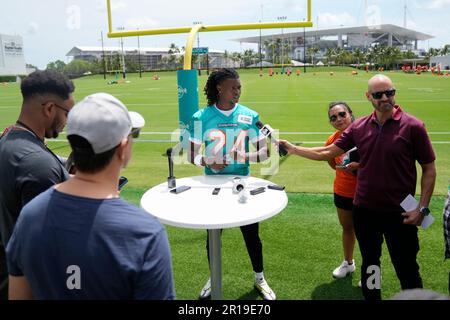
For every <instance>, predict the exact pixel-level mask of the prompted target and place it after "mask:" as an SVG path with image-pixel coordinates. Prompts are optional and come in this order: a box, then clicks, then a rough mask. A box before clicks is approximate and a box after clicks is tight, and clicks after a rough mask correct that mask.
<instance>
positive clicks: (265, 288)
mask: <svg viewBox="0 0 450 320" xmlns="http://www.w3.org/2000/svg"><path fill="white" fill-rule="evenodd" d="M255 289H256V290H258V292H259V293H260V294H261V295H262V296H263V298H264V300H276V299H277V296H276V295H275V292H273V291H272V289H270V287H269V285H268V284H267V281H266V280H265V279H264V278H263V279H261V280H255Z"/></svg>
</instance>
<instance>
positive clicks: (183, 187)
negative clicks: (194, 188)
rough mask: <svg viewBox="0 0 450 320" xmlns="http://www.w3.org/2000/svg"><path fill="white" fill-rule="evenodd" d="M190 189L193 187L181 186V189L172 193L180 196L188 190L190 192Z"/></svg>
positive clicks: (173, 190)
mask: <svg viewBox="0 0 450 320" xmlns="http://www.w3.org/2000/svg"><path fill="white" fill-rule="evenodd" d="M190 188H191V187H189V186H181V187H178V188H175V189H172V190H170V192H172V193H176V194H179V193H182V192H184V191H186V190H189V189H190Z"/></svg>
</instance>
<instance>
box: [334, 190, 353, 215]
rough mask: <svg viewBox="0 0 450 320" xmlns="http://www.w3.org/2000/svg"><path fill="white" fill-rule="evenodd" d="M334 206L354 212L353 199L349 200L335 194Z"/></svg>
mask: <svg viewBox="0 0 450 320" xmlns="http://www.w3.org/2000/svg"><path fill="white" fill-rule="evenodd" d="M334 205H335V206H336V208H339V209H343V210H348V211H352V209H353V198H347V197H343V196H340V195H338V194H336V193H335V194H334Z"/></svg>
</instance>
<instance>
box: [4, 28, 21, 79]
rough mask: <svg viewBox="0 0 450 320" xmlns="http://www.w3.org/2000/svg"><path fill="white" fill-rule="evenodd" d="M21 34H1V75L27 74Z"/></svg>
mask: <svg viewBox="0 0 450 320" xmlns="http://www.w3.org/2000/svg"><path fill="white" fill-rule="evenodd" d="M25 66H26V64H25V56H24V50H23V40H22V37H21V36H10V35H4V34H0V76H21V75H26V74H27V71H26V67H25Z"/></svg>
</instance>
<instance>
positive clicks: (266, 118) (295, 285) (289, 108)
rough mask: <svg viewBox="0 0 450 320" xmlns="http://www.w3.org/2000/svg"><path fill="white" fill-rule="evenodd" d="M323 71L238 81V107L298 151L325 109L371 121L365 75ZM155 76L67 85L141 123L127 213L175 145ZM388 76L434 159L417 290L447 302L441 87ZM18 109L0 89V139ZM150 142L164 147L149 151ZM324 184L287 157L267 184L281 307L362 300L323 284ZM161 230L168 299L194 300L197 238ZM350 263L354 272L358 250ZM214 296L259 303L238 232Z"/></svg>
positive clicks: (327, 174)
mask: <svg viewBox="0 0 450 320" xmlns="http://www.w3.org/2000/svg"><path fill="white" fill-rule="evenodd" d="M324 70H326V72H319V70H316V71H315V72H314V71H313V70H308V72H307V73H306V74H304V73H303V72H302V74H301V76H300V77H297V76H296V75H295V74H294V75H292V76H291V77H287V76H281V75H278V76H274V77H273V78H269V77H268V76H267V74H265V75H264V77H259V76H258V71H257V70H248V71H241V72H240V74H241V81H242V85H243V92H242V97H241V103H242V104H244V105H247V106H249V107H251V108H253V109H255V110H256V111H258V112H259V114H260V117H261V119H262V121H263V122H267V123H270V124H271V126H272V127H274V128H278V129H279V130H280V131H281V137H282V138H285V139H288V140H291V141H297V142H302V143H304V144H305V145H306V146H318V145H322V144H323V143H324V142H325V140H326V139H327V137H328V136H329V134H331V133H332V131H333V130H332V127H331V126H330V125H329V123H328V121H327V105H328V103H329V102H330V101H335V100H344V101H347V102H348V103H349V104H350V106H351V107H352V109H353V111H354V113H355V115H356V116H357V117H358V116H363V115H366V114H368V113H370V112H372V106H371V105H370V103H369V102H368V101H367V100H366V98H365V96H364V92H365V90H366V89H367V80H368V79H369V78H370V77H371V76H372V75H373V74H371V73H369V74H366V73H360V74H359V75H357V76H352V75H351V69H339V70H338V69H335V74H334V75H333V76H331V75H330V74H329V72H328V71H329V70H327V69H324ZM302 71H303V70H302ZM159 75H160V77H161V80H159V81H153V80H151V76H152V74H144V78H143V79H140V78H139V77H138V76H136V75H130V76H129V78H128V80H129V81H130V83H124V84H120V85H112V86H111V85H107V81H105V80H103V77H101V76H95V77H89V78H83V79H78V80H76V81H75V84H76V92H75V98H76V100H77V101H79V100H81V99H82V98H83V97H85V96H86V95H88V94H91V93H95V92H108V93H111V94H113V95H115V96H116V97H118V98H119V99H121V100H122V101H123V102H124V103H125V104H126V105H127V106H128V108H129V109H130V110H134V111H137V112H140V113H141V114H142V115H143V116H144V117H145V119H146V121H147V124H146V126H145V128H144V129H143V131H144V132H145V133H146V134H143V135H142V136H141V138H140V140H141V141H137V142H136V143H135V145H134V155H133V162H132V164H131V165H130V166H129V168H128V169H126V170H125V171H124V172H123V174H124V175H126V176H127V177H128V178H129V180H130V182H129V184H128V185H127V187H126V189H125V190H124V191H123V193H122V195H123V196H124V197H125V198H126V199H129V200H130V201H133V202H134V203H136V204H138V203H139V199H140V196H141V195H142V194H143V193H144V191H145V190H146V189H148V188H149V187H151V186H154V185H156V184H159V183H161V182H163V181H164V180H165V179H166V178H167V174H168V172H167V159H166V158H164V157H162V154H163V153H164V152H165V150H166V149H167V148H168V147H170V146H173V145H174V144H175V142H170V140H171V134H170V133H171V132H173V131H174V130H176V129H177V126H178V101H177V85H176V74H175V73H160V74H159ZM388 75H389V76H390V77H391V78H392V79H393V81H394V83H395V86H396V88H397V103H398V104H400V105H401V106H402V108H403V109H404V110H405V111H407V112H409V113H411V114H412V115H414V116H416V117H418V118H420V119H421V120H423V121H424V122H425V123H426V125H427V129H428V131H429V133H430V137H431V140H432V141H433V147H434V149H435V152H436V155H437V161H436V167H437V173H438V176H437V181H436V188H435V192H434V197H433V200H432V204H431V209H432V212H433V214H434V216H435V218H436V222H435V224H434V225H433V226H432V227H430V228H429V229H428V230H426V231H423V230H420V239H421V251H420V254H419V263H420V266H421V270H422V277H423V279H424V285H425V287H426V288H428V289H432V290H435V291H438V292H441V293H447V289H446V288H447V283H448V270H449V269H450V265H449V264H448V263H447V264H445V263H444V262H443V231H442V208H443V204H444V195H446V194H447V186H448V179H449V178H450V130H449V129H450V90H448V88H449V87H450V77H436V76H432V75H428V74H422V75H420V76H418V75H406V74H403V73H388ZM206 79H207V78H206V76H205V75H204V76H202V77H200V79H199V82H200V88H203V86H204V84H205V82H206ZM200 96H201V97H200V105H202V106H203V105H205V99H204V96H203V94H200ZM20 104H21V98H20V90H19V87H18V85H15V84H9V85H0V130H1V129H3V128H5V127H7V126H9V125H10V124H12V123H14V122H15V120H16V119H17V117H18V114H19V110H20ZM156 133H158V134H156ZM161 133H162V134H161ZM288 133H289V134H288ZM64 139H65V137H64V135H61V138H60V140H61V141H58V142H54V141H51V142H49V146H50V147H51V148H52V149H54V150H55V151H56V152H57V153H59V154H60V155H67V154H68V153H69V147H68V145H67V142H65V141H64ZM144 140H145V141H144ZM156 140H158V141H163V142H148V141H156ZM268 166H269V164H262V165H255V166H253V167H252V175H254V176H262V175H261V170H260V169H262V168H267V167H268ZM419 172H420V169H419ZM199 174H202V171H201V170H200V169H199V168H196V167H194V166H192V165H187V164H184V165H183V164H182V165H177V166H176V167H175V175H176V176H177V177H183V176H190V175H199ZM333 178H334V173H333V171H332V170H331V169H329V168H328V165H327V164H326V163H324V162H315V161H310V160H305V159H301V158H299V157H289V158H288V159H287V160H286V161H284V163H283V164H282V165H281V166H280V168H279V170H278V172H277V174H275V175H273V176H272V177H270V178H269V179H270V180H272V181H273V182H276V183H279V184H283V185H286V187H287V191H288V192H289V204H288V207H287V208H286V209H285V210H284V211H283V212H282V213H281V214H279V215H278V216H276V217H274V218H272V219H269V220H267V221H265V222H263V223H262V224H261V236H262V240H263V245H264V260H265V273H266V276H267V279H268V281H269V283H270V284H271V286H272V288H273V289H274V291H275V292H276V293H277V295H278V297H279V298H280V299H360V298H361V293H360V290H359V288H357V287H356V284H357V282H358V280H359V272H356V273H355V274H354V275H353V277H352V278H348V279H344V280H339V281H335V280H333V279H332V277H331V271H332V270H333V269H334V267H336V266H337V265H338V264H339V263H340V262H341V260H342V249H341V241H340V226H339V223H338V219H337V216H336V213H335V208H334V205H333V201H332V195H331V193H332V183H333ZM418 190H420V187H419V188H418ZM167 230H168V234H169V239H170V243H171V249H172V254H173V264H174V277H175V284H176V291H177V297H178V298H179V299H196V297H197V294H198V292H199V290H200V289H201V287H202V286H203V284H204V282H205V281H206V279H207V274H208V268H207V262H206V261H207V260H206V254H205V248H204V247H205V237H206V232H204V231H195V230H186V229H179V228H172V227H167ZM383 252H385V253H386V254H384V256H383V260H382V267H383V297H384V298H389V297H391V296H392V295H394V294H395V293H396V292H398V291H399V290H400V286H399V283H398V280H397V278H396V276H395V272H394V271H393V268H392V265H391V263H390V260H389V255H388V254H387V250H386V248H385V249H384V251H383ZM355 253H356V254H355V260H356V263H357V264H358V265H359V264H360V261H361V259H360V256H359V250H358V248H355ZM223 291H224V298H225V299H256V298H259V297H257V295H256V293H255V292H254V291H253V290H252V272H251V266H250V262H249V259H248V256H247V253H246V251H245V245H244V242H243V240H242V236H241V234H240V231H239V229H231V230H226V231H225V232H224V234H223Z"/></svg>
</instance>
